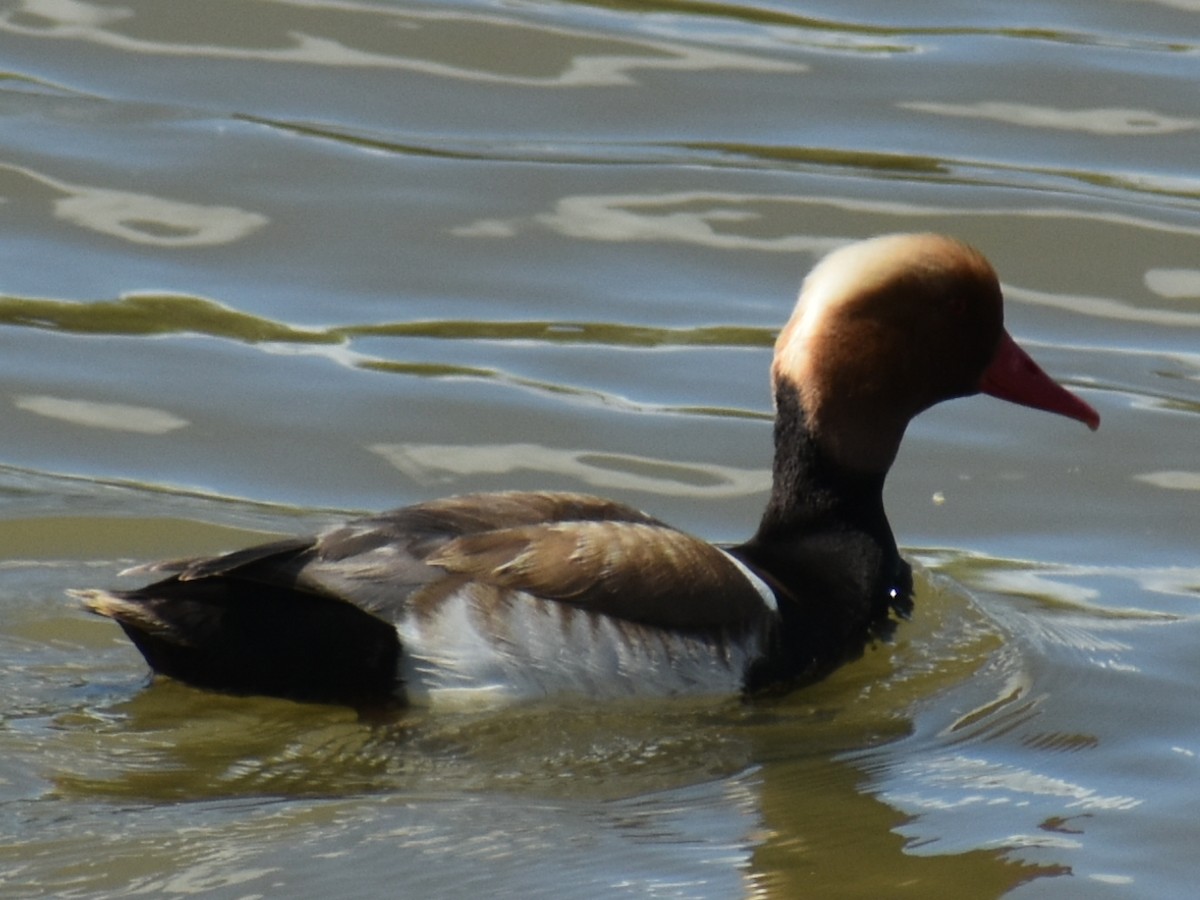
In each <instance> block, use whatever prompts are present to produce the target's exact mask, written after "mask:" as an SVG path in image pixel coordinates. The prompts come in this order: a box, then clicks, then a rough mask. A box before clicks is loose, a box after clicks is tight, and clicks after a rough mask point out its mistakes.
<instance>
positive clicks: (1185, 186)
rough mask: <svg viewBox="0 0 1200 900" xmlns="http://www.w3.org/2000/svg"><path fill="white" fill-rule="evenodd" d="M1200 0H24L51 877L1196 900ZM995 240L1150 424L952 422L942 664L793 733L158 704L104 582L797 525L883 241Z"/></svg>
mask: <svg viewBox="0 0 1200 900" xmlns="http://www.w3.org/2000/svg"><path fill="white" fill-rule="evenodd" d="M1198 55H1200V3H1197V2H1195V0H1140V2H1139V0H1101V2H1096V3H1087V4H1079V3H1071V2H1068V0H1044V2H1021V3H1010V4H1002V5H996V4H992V5H987V4H979V5H976V6H970V5H966V4H957V3H950V2H946V0H942V2H936V0H935V2H926V3H916V4H887V3H881V2H850V3H846V2H842V3H831V2H827V0H813V2H804V3H800V2H783V0H776V2H770V0H746V2H712V3H707V2H666V0H663V2H649V3H633V2H619V0H611V2H595V3H569V2H548V0H547V2H539V0H527V2H516V0H511V2H502V0H495V2H490V3H489V2H482V0H474V2H473V0H463V2H445V3H429V4H418V3H384V2H369V0H346V2H338V0H292V2H286V0H281V2H265V0H264V2H245V0H225V2H215V0H208V2H200V0H176V2H173V3H170V4H166V3H161V2H155V0H125V2H112V3H93V2H83V0H23V2H22V0H13V2H5V3H3V4H2V6H0V69H2V71H3V79H2V80H0V122H2V127H0V197H2V198H3V202H2V203H0V217H2V219H3V222H4V235H3V239H2V240H0V408H2V409H3V411H4V412H3V421H4V429H3V436H2V437H0V611H2V616H3V625H2V626H0V672H2V676H3V679H4V681H3V684H4V695H5V700H4V702H3V705H2V707H0V895H3V896H5V897H29V896H39V895H55V896H76V897H119V896H127V895H132V894H149V895H156V896H173V895H178V894H187V893H203V894H205V895H206V896H214V897H230V898H234V897H258V896H307V897H323V896H331V895H348V896H362V897H368V896H380V897H382V896H388V897H395V896H400V897H403V896H409V897H460V896H471V895H473V894H474V895H478V896H512V895H516V896H521V897H524V898H537V897H547V898H562V897H568V898H569V897H579V898H595V897H610V896H612V897H618V896H629V897H689V898H729V897H751V896H753V897H771V898H790V897H798V896H804V897H823V898H824V897H871V898H877V897H919V898H928V897H942V896H945V897H964V896H970V897H999V896H1012V897H1019V898H1031V897H1053V898H1061V897H1067V898H1071V897H1080V898H1083V897H1087V898H1107V897H1120V898H1124V897H1179V896H1186V895H1190V893H1191V892H1192V891H1194V888H1195V883H1196V879H1197V877H1198V875H1200V866H1198V864H1197V856H1196V846H1197V843H1198V842H1200V825H1198V824H1197V818H1196V812H1195V811H1196V809H1197V804H1198V803H1200V700H1198V699H1197V692H1196V689H1195V685H1196V684H1197V682H1198V681H1200V654H1198V653H1197V651H1196V647H1197V645H1200V621H1198V613H1200V559H1198V552H1197V551H1198V547H1200V523H1198V516H1197V513H1198V501H1200V494H1198V493H1197V492H1198V491H1200V450H1198V449H1197V448H1198V447H1200V440H1198V434H1200V432H1198V428H1200V172H1198V171H1197V166H1196V160H1197V153H1196V147H1197V141H1198V140H1200V135H1198V132H1200V106H1198V104H1197V92H1196V72H1197V57H1198ZM922 229H932V230H938V231H946V232H950V233H953V234H955V235H958V236H960V237H962V238H965V239H967V240H969V241H971V242H973V243H975V244H976V245H978V246H979V247H980V248H981V249H983V250H984V251H985V252H986V253H987V254H988V255H989V256H990V257H991V259H992V260H993V262H994V263H995V264H996V266H997V268H998V270H999V271H1000V273H1001V277H1002V278H1003V280H1004V282H1005V286H1006V291H1007V295H1008V298H1009V299H1008V323H1009V328H1010V330H1011V331H1012V332H1013V333H1014V334H1015V335H1016V336H1017V337H1018V339H1019V340H1021V342H1022V343H1023V344H1024V345H1025V346H1026V347H1028V348H1029V349H1030V350H1031V352H1032V353H1033V355H1035V356H1036V357H1037V358H1038V359H1039V360H1040V361H1041V362H1042V363H1043V365H1044V366H1045V367H1046V368H1047V369H1048V370H1049V371H1051V372H1052V373H1053V374H1055V375H1056V376H1057V377H1059V378H1060V379H1062V380H1063V381H1065V383H1067V384H1069V385H1070V386H1071V387H1072V388H1073V389H1074V390H1076V391H1078V392H1079V393H1080V394H1081V395H1083V396H1084V397H1086V398H1087V399H1088V401H1089V402H1091V403H1092V404H1094V405H1095V406H1096V407H1097V408H1098V409H1099V410H1100V412H1101V414H1102V416H1103V419H1104V422H1103V425H1102V427H1101V429H1100V431H1099V432H1098V433H1096V434H1091V433H1089V432H1088V431H1087V430H1086V429H1084V428H1082V427H1081V426H1079V425H1078V424H1077V423H1073V422H1068V421H1066V420H1063V419H1058V418H1055V417H1051V416H1046V415H1042V414H1037V413H1033V412H1031V411H1028V410H1023V409H1017V408H1015V407H1009V406H1007V405H1004V404H1000V403H998V402H996V401H994V400H990V399H987V398H975V399H971V400H965V401H957V402H955V403H952V404H946V405H944V406H942V407H939V408H938V409H936V410H934V411H933V412H931V413H929V414H927V415H925V416H923V417H922V418H920V419H919V420H918V421H917V422H916V423H915V424H914V426H913V427H912V428H911V429H910V433H909V437H908V439H907V441H906V444H905V446H904V448H903V450H902V452H901V456H900V459H899V460H898V463H897V465H896V468H895V470H894V471H893V474H892V476H891V478H890V480H889V485H888V503H889V509H890V513H891V518H892V523H893V526H894V528H895V530H896V533H897V535H898V537H899V539H900V542H901V544H902V545H903V546H904V547H905V548H906V551H907V553H908V555H909V557H910V558H912V559H913V560H914V561H916V562H917V563H919V564H920V566H921V571H920V573H919V576H918V597H917V603H918V605H917V613H916V616H915V618H914V620H913V621H912V622H910V623H907V624H904V625H903V626H902V627H901V628H900V629H899V631H898V633H897V636H896V639H895V640H894V642H892V643H889V644H880V645H877V646H875V647H872V648H870V649H869V650H868V651H867V653H866V654H865V656H864V657H863V658H862V659H861V660H860V661H857V662H855V663H853V664H851V665H848V666H846V667H845V668H843V669H842V670H840V671H839V672H838V673H836V674H835V675H834V676H833V677H831V678H830V679H828V680H827V681H825V682H823V683H821V684H819V685H817V686H815V687H813V688H810V689H806V690H802V691H798V692H795V693H793V694H791V695H789V696H786V697H782V698H777V699H773V700H769V701H762V702H756V703H752V704H743V703H740V702H735V701H729V702H725V703H703V704H697V703H690V702H689V703H655V704H607V705H595V704H578V703H572V704H545V705H538V704H535V705H532V706H529V707H522V708H518V709H509V710H505V711H491V712H489V711H480V710H476V711H460V712H455V713H444V714H436V715H434V714H429V713H423V712H413V713H410V714H408V715H402V716H398V717H391V718H387V719H382V720H371V719H366V718H362V717H359V716H356V715H355V714H354V713H352V712H350V711H346V710H341V709H336V708H329V707H322V706H303V705H299V704H292V703H285V702H279V701H269V700H260V699H246V698H228V697H221V696H216V695H212V694H207V693H203V692H200V691H195V690H192V689H189V688H186V687H184V686H181V685H179V684H174V683H169V682H157V683H150V682H149V681H148V679H147V676H146V669H145V666H144V664H143V663H142V660H141V658H140V657H139V656H138V655H137V653H136V652H135V651H134V650H133V648H132V647H131V646H130V645H129V644H128V642H126V641H125V640H124V638H123V636H122V635H121V634H120V632H119V631H118V629H117V628H116V627H115V626H114V625H113V624H112V623H111V622H108V621H104V620H101V619H98V618H95V617H92V616H90V615H88V614H87V613H85V612H84V611H83V610H81V609H80V608H79V606H78V605H77V604H75V603H74V602H73V601H71V600H70V599H68V598H66V597H65V595H64V591H65V590H66V589H68V588H72V587H85V586H105V585H114V584H116V583H118V579H117V572H118V571H119V570H121V569H122V568H123V567H125V566H127V565H129V564H131V563H136V562H145V561H149V560H152V559H156V558H159V557H163V556H178V555H186V554H193V553H202V552H210V551H217V550H221V549H232V548H235V547H238V546H241V545H244V544H246V543H248V542H250V541H253V540H256V539H259V538H261V537H262V536H264V535H270V534H280V533H286V534H290V533H296V532H305V531H311V530H313V529H315V528H318V527H321V526H323V525H325V524H327V523H329V522H331V521H333V520H334V519H336V518H337V517H340V516H342V515H345V514H347V513H351V512H356V511H362V510H374V509H382V508H387V507H392V506H397V505H400V504H403V503H407V502H412V501H416V500H419V499H425V498H429V497H433V496H437V495H441V494H446V493H452V492H462V491H468V490H475V489H487V488H502V487H551V488H569V489H583V490H588V491H594V492H598V493H602V494H605V495H607V496H611V497H615V498H618V499H621V500H624V501H628V502H631V503H634V504H636V505H637V506H640V507H642V508H645V509H647V510H649V511H651V512H653V513H654V514H656V515H658V516H660V517H662V518H665V519H667V520H669V521H671V522H673V523H676V524H679V525H681V526H684V527H686V528H688V529H689V530H692V531H694V532H697V533H699V534H702V535H704V536H706V537H709V538H712V539H715V540H734V539H739V538H742V537H745V536H746V535H748V533H749V532H750V531H751V530H752V529H753V527H754V525H755V523H756V520H757V516H758V513H759V511H760V510H761V507H762V504H763V501H764V491H765V486H766V483H767V477H768V465H769V454H770V445H771V441H770V403H769V397H768V394H767V378H766V371H767V366H768V363H769V358H770V345H771V342H772V340H773V335H774V331H775V329H777V328H778V327H779V325H780V324H782V322H783V320H784V319H785V318H786V316H787V314H788V312H789V311H790V307H791V304H792V300H793V297H794V293H795V289H796V286H797V285H798V283H799V279H800V277H801V276H802V275H803V273H804V272H805V271H806V270H807V269H808V267H809V266H810V265H811V264H812V262H813V260H814V259H815V258H816V256H817V255H819V254H820V253H821V252H823V251H824V250H825V249H828V248H829V247H832V246H835V245H837V244H839V243H842V242H844V241H847V240H850V239H854V238H859V237H865V236H869V235H873V234H878V233H883V232H890V231H897V230H922Z"/></svg>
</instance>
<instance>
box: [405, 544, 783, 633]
mask: <svg viewBox="0 0 1200 900" xmlns="http://www.w3.org/2000/svg"><path fill="white" fill-rule="evenodd" d="M426 562H427V563H429V564H431V565H435V566H440V567H442V568H444V569H446V570H447V571H449V572H453V573H456V574H460V575H464V576H467V577H470V578H473V579H475V580H477V581H481V582H484V583H487V584H492V585H495V586H497V587H501V588H508V589H512V590H518V591H524V592H526V593H529V594H532V595H534V596H536V597H540V598H542V599H546V600H556V601H559V602H563V603H570V604H573V605H575V606H579V607H582V608H586V609H590V610H593V611H595V612H597V613H603V614H605V615H610V616H616V617H618V618H622V619H626V620H629V621H634V622H641V623H644V624H647V625H654V626H658V627H662V628H673V629H711V628H725V627H730V628H737V627H742V626H744V625H746V624H747V623H749V622H750V621H752V620H754V619H756V618H759V617H761V616H762V614H763V612H764V611H765V606H764V604H763V600H762V597H761V596H760V595H759V593H758V592H757V591H756V590H755V589H754V587H753V586H752V585H751V584H750V583H749V582H748V581H747V579H746V577H745V575H744V574H743V573H742V572H741V571H740V570H739V569H738V567H737V566H736V565H735V564H734V563H733V562H732V561H731V560H730V559H729V557H727V556H726V555H725V554H724V553H722V552H721V551H720V550H718V549H717V548H716V547H714V546H712V545H711V544H708V543H706V542H704V541H702V540H699V539H698V538H694V537H692V536H690V535H687V534H684V533H683V532H680V531H676V530H675V529H673V528H668V527H666V526H663V525H658V524H646V523H644V522H626V521H601V522H569V523H566V522H564V523H552V524H547V525H522V526H518V527H513V528H502V529H497V530H494V531H487V532H481V533H478V534H469V535H463V536H462V537H459V538H456V539H454V540H452V541H450V542H448V543H447V544H445V545H444V546H442V547H441V548H440V549H439V550H437V551H436V552H435V553H433V554H432V555H430V556H429V557H428V558H427V559H426Z"/></svg>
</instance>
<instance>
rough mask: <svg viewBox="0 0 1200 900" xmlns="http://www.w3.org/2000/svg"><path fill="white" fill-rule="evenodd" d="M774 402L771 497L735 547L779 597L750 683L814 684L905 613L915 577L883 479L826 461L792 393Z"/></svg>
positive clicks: (786, 390)
mask: <svg viewBox="0 0 1200 900" xmlns="http://www.w3.org/2000/svg"><path fill="white" fill-rule="evenodd" d="M775 402H776V419H775V462H774V480H773V486H772V489H771V498H770V500H769V502H768V503H767V508H766V511H765V512H764V513H763V517H762V522H761V523H760V524H759V527H758V532H757V533H756V534H755V535H754V537H753V538H751V539H750V540H749V541H747V542H746V543H745V544H743V545H741V546H740V547H736V548H732V552H733V553H735V554H736V555H737V556H739V557H740V558H742V559H744V560H745V561H746V562H747V563H748V564H750V565H751V566H752V567H753V568H754V569H756V570H757V571H758V572H760V573H762V574H763V575H765V576H766V577H768V578H769V579H770V580H771V581H772V582H773V583H774V584H775V586H776V590H777V594H778V597H779V612H780V630H779V632H778V634H777V636H776V640H777V643H776V649H775V650H774V651H773V652H772V653H771V654H770V660H769V662H765V663H764V665H765V667H766V668H764V670H763V671H762V672H759V673H757V674H756V675H754V676H753V677H752V678H751V683H753V682H754V681H756V680H758V679H759V678H761V679H762V680H764V681H770V680H772V679H777V678H795V677H810V676H811V677H819V676H820V675H823V674H825V673H826V672H827V671H829V670H830V669H831V668H833V667H834V666H836V665H838V664H840V663H841V662H844V661H845V660H846V659H847V658H849V657H852V656H854V655H857V654H858V653H861V651H862V647H863V644H864V642H865V641H866V640H868V639H869V638H870V635H871V634H872V633H875V632H878V631H880V630H886V628H887V623H888V613H889V610H896V611H897V612H899V613H901V614H906V613H907V612H908V611H909V609H911V599H910V595H911V593H912V576H911V571H910V569H909V567H908V564H907V563H905V562H904V561H903V560H902V559H901V558H900V552H899V550H898V549H897V547H896V541H895V538H894V537H893V536H892V529H891V526H889V525H888V521H887V517H886V516H885V515H884V511H883V482H884V479H885V477H886V475H887V473H886V472H880V473H861V472H854V471H851V470H848V469H846V468H845V467H844V466H840V465H838V464H837V463H835V462H834V461H833V460H831V459H829V457H828V455H827V454H825V453H824V452H823V451H822V450H821V448H820V446H819V445H818V443H817V440H816V438H815V437H814V435H813V434H812V432H811V430H810V429H809V427H808V423H807V421H806V417H805V415H804V411H803V409H802V408H801V404H800V397H799V394H798V392H797V391H796V389H795V388H794V387H792V386H791V385H789V384H787V383H786V382H782V383H781V384H780V385H779V387H777V389H776V397H775Z"/></svg>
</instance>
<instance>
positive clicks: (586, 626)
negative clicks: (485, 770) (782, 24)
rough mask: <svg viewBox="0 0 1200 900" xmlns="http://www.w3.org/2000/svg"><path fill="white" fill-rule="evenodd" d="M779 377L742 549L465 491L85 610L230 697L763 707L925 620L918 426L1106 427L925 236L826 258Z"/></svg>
mask: <svg viewBox="0 0 1200 900" xmlns="http://www.w3.org/2000/svg"><path fill="white" fill-rule="evenodd" d="M771 375H772V381H773V385H774V394H775V410H776V420H775V459H774V471H773V476H774V478H773V484H772V488H771V495H770V499H769V500H768V502H767V508H766V512H765V513H764V514H763V517H762V522H761V523H760V524H759V526H758V531H757V532H756V533H755V535H754V536H753V537H752V538H751V539H750V540H749V541H747V542H746V543H744V544H740V545H738V546H731V547H717V546H714V545H712V544H709V543H707V542H705V541H702V540H699V539H698V538H695V537H692V536H690V535H687V534H684V533H683V532H681V531H677V530H675V529H674V528H672V527H670V526H669V525H666V524H664V523H663V522H660V521H659V520H657V519H655V518H653V517H651V516H648V515H646V514H645V513H643V512H640V511H639V510H636V509H633V508H631V507H629V506H625V505H624V504H621V503H614V502H611V501H608V500H602V499H599V498H596V497H590V496H586V495H583V494H570V493H538V492H529V493H517V492H509V493H495V494H472V495H466V496H459V497H452V498H449V499H445V500H434V501H431V502H428V503H420V504H417V505H415V506H409V507H405V508H403V509H398V510H394V511H392V512H387V513H383V514H381V515H378V516H371V517H367V518H361V519H355V520H353V521H350V522H347V523H346V524H344V525H341V526H338V527H335V528H332V529H330V530H328V531H325V532H324V533H322V534H319V535H317V536H315V537H300V538H289V539H285V540H281V541H277V542H274V543H270V544H265V545H263V546H259V547H252V548H250V549H247V550H240V551H237V552H234V553H229V554H227V555H224V556H216V557H207V558H202V559H190V560H183V561H176V562H165V563H159V564H156V565H152V566H147V567H144V568H142V569H140V570H139V571H142V572H156V573H159V574H161V575H163V576H164V577H162V579H161V580H159V581H156V582H155V583H153V584H150V585H148V586H147V587H142V588H138V589H136V590H128V591H103V590H90V591H81V592H78V596H80V597H82V599H83V601H84V602H85V603H86V604H87V606H88V607H89V608H90V609H91V610H93V611H94V612H97V613H99V614H101V615H104V616H109V617H111V618H113V619H116V621H117V622H118V624H120V626H121V627H122V628H123V629H124V630H125V633H126V634H127V635H129V637H130V638H131V639H132V641H133V643H134V644H135V645H136V646H137V648H138V649H139V650H140V651H141V652H142V654H143V655H144V656H145V657H146V661H147V662H148V663H149V664H150V666H151V667H152V668H153V669H154V671H156V672H159V673H162V674H164V675H168V676H171V677H173V678H177V679H180V680H182V681H185V682H190V683H192V684H195V685H199V686H203V687H207V688H214V689H218V690H225V691H232V692H238V693H253V694H272V695H282V696H286V697H293V698H297V699H310V700H323V701H331V702H340V703H349V704H360V703H365V702H375V701H379V700H384V699H395V700H399V701H401V702H413V703H425V702H430V701H434V700H438V699H448V698H450V697H453V696H456V695H457V696H463V695H464V694H471V695H474V694H478V693H484V694H487V695H489V696H496V697H508V698H516V697H530V696H543V695H547V694H553V693H560V692H562V693H574V694H584V695H590V696H615V695H666V694H679V693H724V692H728V693H734V692H739V691H743V692H744V691H752V690H755V689H758V688H761V687H763V686H766V685H771V684H779V683H784V684H786V683H794V682H798V681H805V680H811V679H813V678H817V677H820V676H822V675H824V674H825V673H827V672H829V671H830V670H831V669H832V668H834V667H835V666H837V665H838V664H839V663H841V662H843V661H845V660H846V659H848V658H850V657H853V656H855V655H857V654H859V653H861V651H862V648H863V646H864V644H865V642H867V641H868V640H870V639H871V637H872V635H874V634H877V633H879V632H880V631H881V630H886V629H887V627H888V626H889V617H890V613H892V612H895V613H896V614H898V615H900V616H905V615H906V614H907V613H908V612H909V610H910V609H911V604H912V600H911V592H912V579H911V572H910V569H909V566H908V564H907V563H905V562H904V561H903V560H902V559H901V558H900V553H899V551H898V550H897V549H896V542H895V539H894V538H893V537H892V531H891V528H890V527H889V526H888V521H887V518H886V516H885V515H884V511H883V498H882V491H883V483H884V478H885V477H886V475H887V472H888V469H889V467H890V466H891V464H892V460H893V459H894V458H895V456H896V451H897V449H898V448H899V446H900V440H901V438H902V437H903V435H904V430H905V428H906V427H907V425H908V423H909V420H910V419H912V417H913V416H915V415H916V414H917V413H919V412H921V411H922V410H924V409H927V408H928V407H930V406H933V405H934V404H935V403H939V402H941V401H942V400H949V399H951V398H953V397H965V396H968V395H970V394H976V393H979V392H981V391H982V392H984V393H988V394H991V395H992V396H995V397H1000V398H1002V399H1004V400H1009V401H1012V402H1014V403H1019V404H1022V405H1025V406H1031V407H1035V408H1037V409H1043V410H1047V411H1050V412H1054V413H1058V414H1061V415H1064V416H1069V417H1071V418H1073V419H1078V420H1079V421H1081V422H1083V423H1085V424H1087V425H1088V426H1089V427H1091V428H1093V429H1094V428H1096V427H1097V426H1098V425H1099V422H1100V417H1099V416H1098V415H1097V413H1096V412H1095V410H1093V409H1092V408H1091V407H1090V406H1088V404H1086V403H1085V402H1083V401H1082V400H1080V399H1079V398H1078V397H1076V396H1075V395H1073V394H1071V393H1070V392H1068V391H1067V390H1065V389H1064V388H1062V387H1060V386H1059V385H1057V384H1056V383H1055V382H1054V381H1052V380H1051V379H1050V378H1049V376H1047V375H1046V374H1045V373H1044V372H1043V371H1042V370H1041V369H1040V368H1039V367H1038V366H1037V364H1036V363H1034V362H1033V360H1031V359H1030V358H1029V357H1028V356H1027V355H1026V354H1025V352H1024V351H1023V350H1021V349H1020V348H1019V347H1018V346H1017V345H1016V343H1014V342H1013V340H1012V338H1011V337H1009V335H1008V333H1007V332H1006V331H1005V329H1004V324H1003V308H1002V298H1001V293H1000V286H999V283H998V282H997V279H996V275H995V273H994V272H993V271H992V268H991V266H990V265H989V264H988V262H987V260H986V259H984V257H983V256H982V255H981V254H980V253H978V252H977V251H976V250H974V249H972V248H971V247H968V246H966V245H965V244H962V243H959V242H958V241H956V240H952V239H951V238H947V237H942V236H939V235H933V234H909V235H905V234H902V235H889V236H885V237H879V238H875V239H873V240H867V241H862V242H860V243H855V244H851V245H849V246H845V247H842V248H841V249H839V250H836V251H834V252H833V253H830V254H829V255H828V256H826V257H825V258H824V259H823V260H822V261H821V262H820V263H819V264H818V265H817V266H816V267H815V268H814V269H813V270H812V272H811V273H810V274H809V276H808V277H807V279H805V281H804V285H803V287H802V289H801V292H800V299H799V301H798V303H797V305H796V309H795V312H794V313H793V314H792V317H791V320H790V321H789V322H788V323H787V325H785V326H784V328H783V331H782V332H781V333H780V335H779V339H778V340H777V341H776V344H775V359H774V363H773V365H772V367H771Z"/></svg>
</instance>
